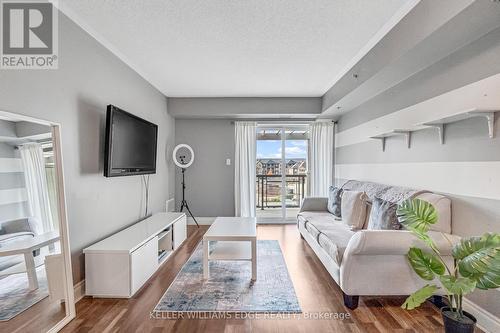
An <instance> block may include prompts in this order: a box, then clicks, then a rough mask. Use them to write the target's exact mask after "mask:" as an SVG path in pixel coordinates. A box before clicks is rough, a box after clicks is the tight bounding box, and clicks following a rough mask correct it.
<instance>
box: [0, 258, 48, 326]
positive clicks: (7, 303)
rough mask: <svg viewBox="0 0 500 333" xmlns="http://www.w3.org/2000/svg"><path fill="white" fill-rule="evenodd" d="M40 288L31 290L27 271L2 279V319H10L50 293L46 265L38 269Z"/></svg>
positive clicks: (0, 307) (0, 297) (0, 304)
mask: <svg viewBox="0 0 500 333" xmlns="http://www.w3.org/2000/svg"><path fill="white" fill-rule="evenodd" d="M36 274H37V277H38V285H39V288H38V289H35V290H32V291H29V289H28V276H27V274H26V273H19V274H13V275H9V276H6V277H2V278H1V279H0V321H5V320H9V319H11V318H13V317H15V316H17V315H18V314H20V313H21V312H23V311H24V310H26V309H28V308H30V307H31V306H32V305H33V304H35V303H38V302H40V301H41V300H42V299H44V298H45V297H47V296H48V295H49V291H48V287H47V277H46V276H45V266H43V265H42V266H40V267H38V268H37V270H36Z"/></svg>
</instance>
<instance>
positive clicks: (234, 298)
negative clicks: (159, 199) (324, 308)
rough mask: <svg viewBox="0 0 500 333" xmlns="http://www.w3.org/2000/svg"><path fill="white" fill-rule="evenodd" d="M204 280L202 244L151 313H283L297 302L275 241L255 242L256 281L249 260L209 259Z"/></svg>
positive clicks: (296, 306)
mask: <svg viewBox="0 0 500 333" xmlns="http://www.w3.org/2000/svg"><path fill="white" fill-rule="evenodd" d="M209 264H210V266H209V269H210V278H209V279H208V280H204V279H203V250H202V245H201V243H200V244H198V246H197V248H196V250H195V251H194V253H193V254H192V255H191V257H190V258H189V260H188V261H187V262H186V264H184V266H183V267H182V269H181V271H180V272H179V274H178V275H177V277H176V278H175V280H174V282H172V284H171V285H170V287H169V288H168V289H167V291H166V292H165V294H164V295H163V297H162V298H161V299H160V302H159V303H158V305H156V307H155V309H154V310H153V311H154V312H270V313H275V312H280V313H281V312H284V313H300V312H301V309H300V305H299V302H298V299H297V296H296V295H295V289H294V288H293V284H292V281H291V280H290V276H289V275H288V270H287V268H286V264H285V260H284V258H283V254H282V253H281V248H280V246H279V243H278V241H276V240H259V241H257V280H256V281H253V282H252V281H251V279H250V278H251V276H252V274H251V272H252V268H251V262H250V261H210V262H209Z"/></svg>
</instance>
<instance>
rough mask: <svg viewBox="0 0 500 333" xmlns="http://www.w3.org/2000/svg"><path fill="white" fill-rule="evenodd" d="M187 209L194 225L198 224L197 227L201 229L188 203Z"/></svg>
mask: <svg viewBox="0 0 500 333" xmlns="http://www.w3.org/2000/svg"><path fill="white" fill-rule="evenodd" d="M186 209H187V211H188V212H189V215H191V217H192V218H193V220H194V223H196V225H197V226H198V228H199V227H200V225H199V224H198V221H196V219H195V218H194V215H193V213H191V210H190V209H189V206H188V205H187V203H186Z"/></svg>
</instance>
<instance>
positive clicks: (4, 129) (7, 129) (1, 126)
mask: <svg viewBox="0 0 500 333" xmlns="http://www.w3.org/2000/svg"><path fill="white" fill-rule="evenodd" d="M2 136H3V137H16V123H14V122H12V121H7V120H2V119H0V137H2Z"/></svg>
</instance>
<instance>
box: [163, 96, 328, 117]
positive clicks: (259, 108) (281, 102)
mask: <svg viewBox="0 0 500 333" xmlns="http://www.w3.org/2000/svg"><path fill="white" fill-rule="evenodd" d="M168 110H169V113H170V114H171V115H172V116H174V117H176V118H270V117H271V118H274V117H285V118H286V117H290V118H310V117H315V116H318V115H319V114H320V113H321V98H320V97H283V98H281V97H276V98H250V97H230V98H168Z"/></svg>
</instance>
